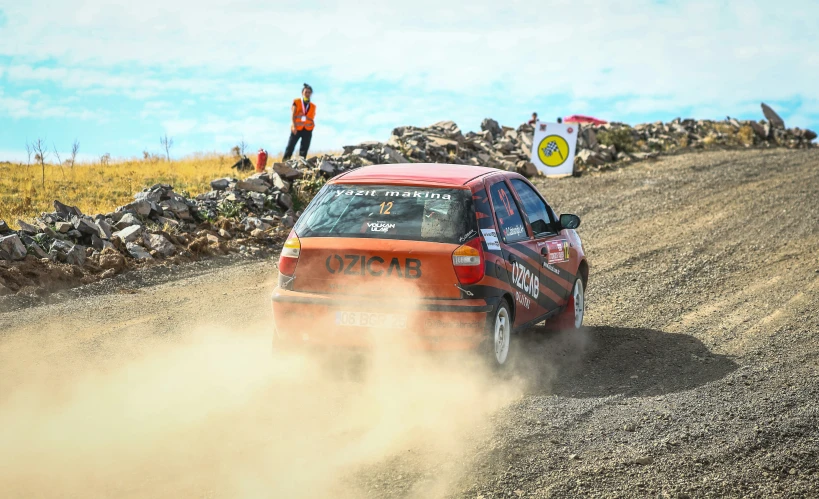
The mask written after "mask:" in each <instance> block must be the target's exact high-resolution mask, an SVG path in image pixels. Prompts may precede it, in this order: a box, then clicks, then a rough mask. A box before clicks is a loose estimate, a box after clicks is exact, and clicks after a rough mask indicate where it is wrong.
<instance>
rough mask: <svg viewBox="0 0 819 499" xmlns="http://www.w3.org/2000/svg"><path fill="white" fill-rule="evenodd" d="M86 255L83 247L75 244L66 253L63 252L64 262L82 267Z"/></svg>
mask: <svg viewBox="0 0 819 499" xmlns="http://www.w3.org/2000/svg"><path fill="white" fill-rule="evenodd" d="M86 256H87V254H86V252H85V247H84V246H81V245H79V244H75V245H74V246H73V247H72V248H71V249H70V250H68V253H66V254H65V263H67V264H69V265H77V266H79V267H82V266H83V265H84V264H85V258H86Z"/></svg>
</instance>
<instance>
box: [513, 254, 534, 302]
mask: <svg viewBox="0 0 819 499" xmlns="http://www.w3.org/2000/svg"><path fill="white" fill-rule="evenodd" d="M512 284H514V285H515V286H516V287H517V288H519V289H521V290H522V291H525V292H526V293H527V294H529V295H531V296H532V297H533V298H535V299H537V297H538V295H539V294H540V277H538V275H537V272H534V273H533V272H532V271H530V270H529V269H528V268H526V267H524V266H523V265H521V264H520V263H518V262H515V263H514V264H513V265H512ZM526 308H529V307H528V306H527V307H526Z"/></svg>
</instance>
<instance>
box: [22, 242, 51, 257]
mask: <svg viewBox="0 0 819 499" xmlns="http://www.w3.org/2000/svg"><path fill="white" fill-rule="evenodd" d="M26 249H27V250H28V253H29V254H33V255H34V256H36V257H37V258H41V259H42V258H48V253H46V252H45V250H43V248H41V247H40V245H39V244H37V243H36V242H32V243H31V244H27V245H26Z"/></svg>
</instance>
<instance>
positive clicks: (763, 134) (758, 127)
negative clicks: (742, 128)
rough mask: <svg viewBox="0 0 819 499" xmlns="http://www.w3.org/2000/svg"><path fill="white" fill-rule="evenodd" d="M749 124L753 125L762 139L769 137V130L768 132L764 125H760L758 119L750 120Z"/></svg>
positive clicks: (755, 131)
mask: <svg viewBox="0 0 819 499" xmlns="http://www.w3.org/2000/svg"><path fill="white" fill-rule="evenodd" d="M748 124H749V125H750V126H751V128H753V129H754V133H755V134H756V136H757V137H759V138H760V139H763V140H764V139H767V138H768V135H767V132H766V130H765V127H764V126H762V125H760V124H759V123H757V122H756V121H750V122H748Z"/></svg>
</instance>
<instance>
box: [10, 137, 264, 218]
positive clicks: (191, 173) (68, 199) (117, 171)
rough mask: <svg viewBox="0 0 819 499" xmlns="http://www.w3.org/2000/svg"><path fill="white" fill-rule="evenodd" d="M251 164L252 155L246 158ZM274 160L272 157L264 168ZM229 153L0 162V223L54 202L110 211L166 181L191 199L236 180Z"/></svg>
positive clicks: (86, 210) (87, 210) (34, 212)
mask: <svg viewBox="0 0 819 499" xmlns="http://www.w3.org/2000/svg"><path fill="white" fill-rule="evenodd" d="M248 157H249V158H250V159H251V160H252V161H253V162H254V164H255V162H256V157H255V155H253V156H250V155H249V156H248ZM278 160H279V158H271V159H269V160H268V165H270V164H271V162H273V161H278ZM235 161H236V160H235V159H234V158H233V157H232V156H230V155H227V154H225V155H220V154H216V153H212V154H196V155H192V156H189V157H186V158H182V159H180V160H174V161H171V162H168V161H165V160H158V159H157V158H151V159H147V160H143V159H130V160H116V161H112V162H111V163H109V164H100V163H99V162H97V163H94V164H80V163H77V165H75V166H73V167H71V166H58V165H53V164H51V165H49V164H46V165H45V183H43V171H42V168H41V167H40V165H34V164H32V165H31V166H27V165H25V164H23V165H20V164H13V163H0V220H5V221H6V222H8V223H9V225H12V226H14V227H16V225H17V224H16V221H17V220H18V219H22V220H29V219H31V218H33V217H35V216H37V215H38V214H40V212H43V211H53V205H52V203H53V202H54V200H55V199H58V200H60V201H61V202H63V203H66V204H69V205H75V206H77V207H79V208H80V209H81V210H82V211H83V212H84V213H89V214H96V213H106V212H109V211H113V210H114V209H115V208H116V207H117V206H121V205H123V204H126V203H128V202H130V201H131V200H133V195H134V193H136V192H139V191H140V190H142V189H143V188H144V187H146V186H150V185H153V184H156V183H166V184H170V185H172V186H173V187H174V189H175V190H176V191H177V192H180V193H181V192H185V191H187V192H188V193H190V194H193V195H196V194H198V193H201V192H206V191H209V190H210V181H211V180H213V179H215V178H219V177H225V176H236V175H237V174H236V170H232V169H231V166H232V165H233V163H234V162H235Z"/></svg>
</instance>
